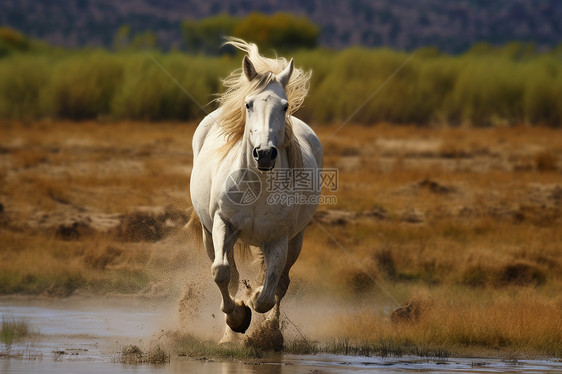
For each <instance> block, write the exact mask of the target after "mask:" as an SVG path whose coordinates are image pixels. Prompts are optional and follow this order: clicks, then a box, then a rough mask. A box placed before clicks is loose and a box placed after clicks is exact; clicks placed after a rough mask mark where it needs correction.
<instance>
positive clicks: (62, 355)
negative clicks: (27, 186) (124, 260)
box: [0, 299, 562, 374]
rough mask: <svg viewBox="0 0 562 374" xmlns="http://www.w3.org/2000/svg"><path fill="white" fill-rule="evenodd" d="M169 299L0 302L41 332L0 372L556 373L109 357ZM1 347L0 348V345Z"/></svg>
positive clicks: (341, 360)
mask: <svg viewBox="0 0 562 374" xmlns="http://www.w3.org/2000/svg"><path fill="white" fill-rule="evenodd" d="M170 310H173V306H170V305H165V304H160V303H156V302H143V301H139V300H136V299H131V300H127V299H125V300H122V299H121V300H105V299H104V300H100V299H97V300H62V301H56V302H53V301H51V300H48V301H32V302H31V301H25V302H22V301H3V302H0V315H1V316H2V317H16V318H18V319H20V318H23V319H26V320H27V321H28V322H29V323H30V324H31V325H33V326H35V327H37V328H38V329H39V331H40V332H41V338H40V339H39V340H37V341H34V342H33V343H31V344H27V345H14V346H13V347H12V352H22V353H24V357H28V358H29V357H31V358H32V359H15V358H14V359H2V360H0V372H2V373H57V374H62V373H99V372H112V373H114V372H121V373H136V374H144V373H202V374H204V373H223V374H224V373H233V374H234V373H240V374H246V373H247V374H249V373H264V374H273V373H276V374H293V373H367V372H369V373H378V372H381V373H407V372H426V373H446V372H474V373H555V372H556V373H559V372H562V362H561V361H560V360H517V361H513V360H511V361H508V360H501V359H474V358H472V359H464V358H447V359H426V358H419V357H399V358H395V357H392V358H382V357H361V356H342V355H327V354H318V355H279V356H278V357H276V358H274V359H267V360H250V361H244V362H242V361H231V360H196V359H188V358H182V357H173V358H172V360H171V362H170V363H169V364H167V365H161V366H156V365H148V364H143V365H128V364H120V363H116V362H115V361H116V357H117V354H118V352H119V351H120V349H121V348H122V347H123V346H124V345H125V344H139V345H142V344H146V343H148V342H150V339H151V337H153V336H155V334H158V333H159V332H160V331H162V329H167V328H173V325H174V323H176V322H175V320H174V318H173V314H172V313H170ZM4 349H5V347H2V350H4Z"/></svg>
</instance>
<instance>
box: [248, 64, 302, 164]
mask: <svg viewBox="0 0 562 374" xmlns="http://www.w3.org/2000/svg"><path fill="white" fill-rule="evenodd" d="M243 70H244V74H245V75H246V78H248V80H249V81H250V82H251V81H252V80H254V79H257V78H256V77H257V76H258V73H257V72H256V69H255V68H254V65H253V64H252V62H251V61H250V59H249V58H248V57H247V56H245V57H244V63H243ZM292 73H293V60H291V61H290V62H289V64H288V65H287V67H286V68H285V69H284V70H283V71H282V72H281V73H279V74H278V75H277V76H276V77H275V79H272V80H271V81H270V82H269V83H268V84H267V85H266V86H265V87H264V88H263V90H261V91H260V92H258V93H257V94H254V95H250V96H247V97H246V98H245V104H246V131H247V134H248V136H249V141H250V144H251V147H250V148H251V152H252V157H253V159H254V160H255V161H256V165H257V167H258V169H259V170H261V171H268V170H271V169H273V167H274V166H275V160H276V159H277V156H278V154H279V152H278V149H277V147H279V146H280V145H281V144H283V142H284V141H285V139H284V136H285V118H286V116H287V109H288V108H289V102H288V101H287V95H286V94H285V86H286V85H287V83H288V82H289V79H290V78H291V74H292Z"/></svg>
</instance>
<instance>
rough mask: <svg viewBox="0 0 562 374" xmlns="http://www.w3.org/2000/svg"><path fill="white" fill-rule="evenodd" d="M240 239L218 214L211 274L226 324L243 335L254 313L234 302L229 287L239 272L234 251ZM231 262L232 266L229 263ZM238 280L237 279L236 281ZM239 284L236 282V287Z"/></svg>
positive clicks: (214, 228) (213, 240)
mask: <svg viewBox="0 0 562 374" xmlns="http://www.w3.org/2000/svg"><path fill="white" fill-rule="evenodd" d="M237 239H238V232H237V231H236V230H235V228H234V227H233V226H232V225H231V224H230V223H229V222H228V221H226V220H224V219H223V218H222V217H221V216H220V215H219V214H218V213H217V214H216V215H215V219H214V220H213V232H212V242H213V247H214V260H213V265H212V266H211V272H212V274H213V278H214V280H215V283H216V284H217V286H218V288H219V290H220V292H221V295H222V303H221V310H222V311H223V312H224V313H225V314H226V324H227V325H228V326H229V327H230V328H231V329H232V330H233V331H235V332H240V333H243V332H245V331H246V329H247V328H248V326H249V325H250V320H251V318H252V312H251V311H250V308H248V307H247V306H246V305H244V302H242V301H241V300H236V301H235V300H233V299H232V297H231V296H230V290H229V288H230V287H229V285H230V281H231V265H232V266H233V271H232V275H233V276H234V278H237V274H238V272H237V270H236V269H235V268H234V266H235V265H234V261H233V254H232V252H233V250H234V244H235V243H236V240H237ZM229 260H231V262H232V264H231V263H230V262H229ZM235 280H236V279H235ZM237 284H238V282H237V281H236V286H237Z"/></svg>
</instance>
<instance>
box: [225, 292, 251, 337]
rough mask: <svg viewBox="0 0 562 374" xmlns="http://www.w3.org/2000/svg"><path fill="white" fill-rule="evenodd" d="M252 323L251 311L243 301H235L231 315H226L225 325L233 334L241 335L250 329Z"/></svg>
mask: <svg viewBox="0 0 562 374" xmlns="http://www.w3.org/2000/svg"><path fill="white" fill-rule="evenodd" d="M251 321H252V310H251V309H250V308H248V307H247V306H246V305H245V304H244V302H243V301H241V300H240V301H236V306H235V307H234V310H233V311H232V313H229V314H227V315H226V324H227V325H228V327H230V329H231V330H232V331H234V332H238V333H240V334H243V333H245V332H246V330H247V329H248V327H250V322H251Z"/></svg>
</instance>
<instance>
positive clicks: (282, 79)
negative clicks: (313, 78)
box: [277, 59, 293, 87]
mask: <svg viewBox="0 0 562 374" xmlns="http://www.w3.org/2000/svg"><path fill="white" fill-rule="evenodd" d="M292 74H293V59H291V61H289V65H287V67H286V68H285V69H284V70H283V71H282V72H281V73H279V75H277V80H278V81H279V83H281V85H282V86H283V87H285V86H287V83H289V79H291V75H292Z"/></svg>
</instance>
